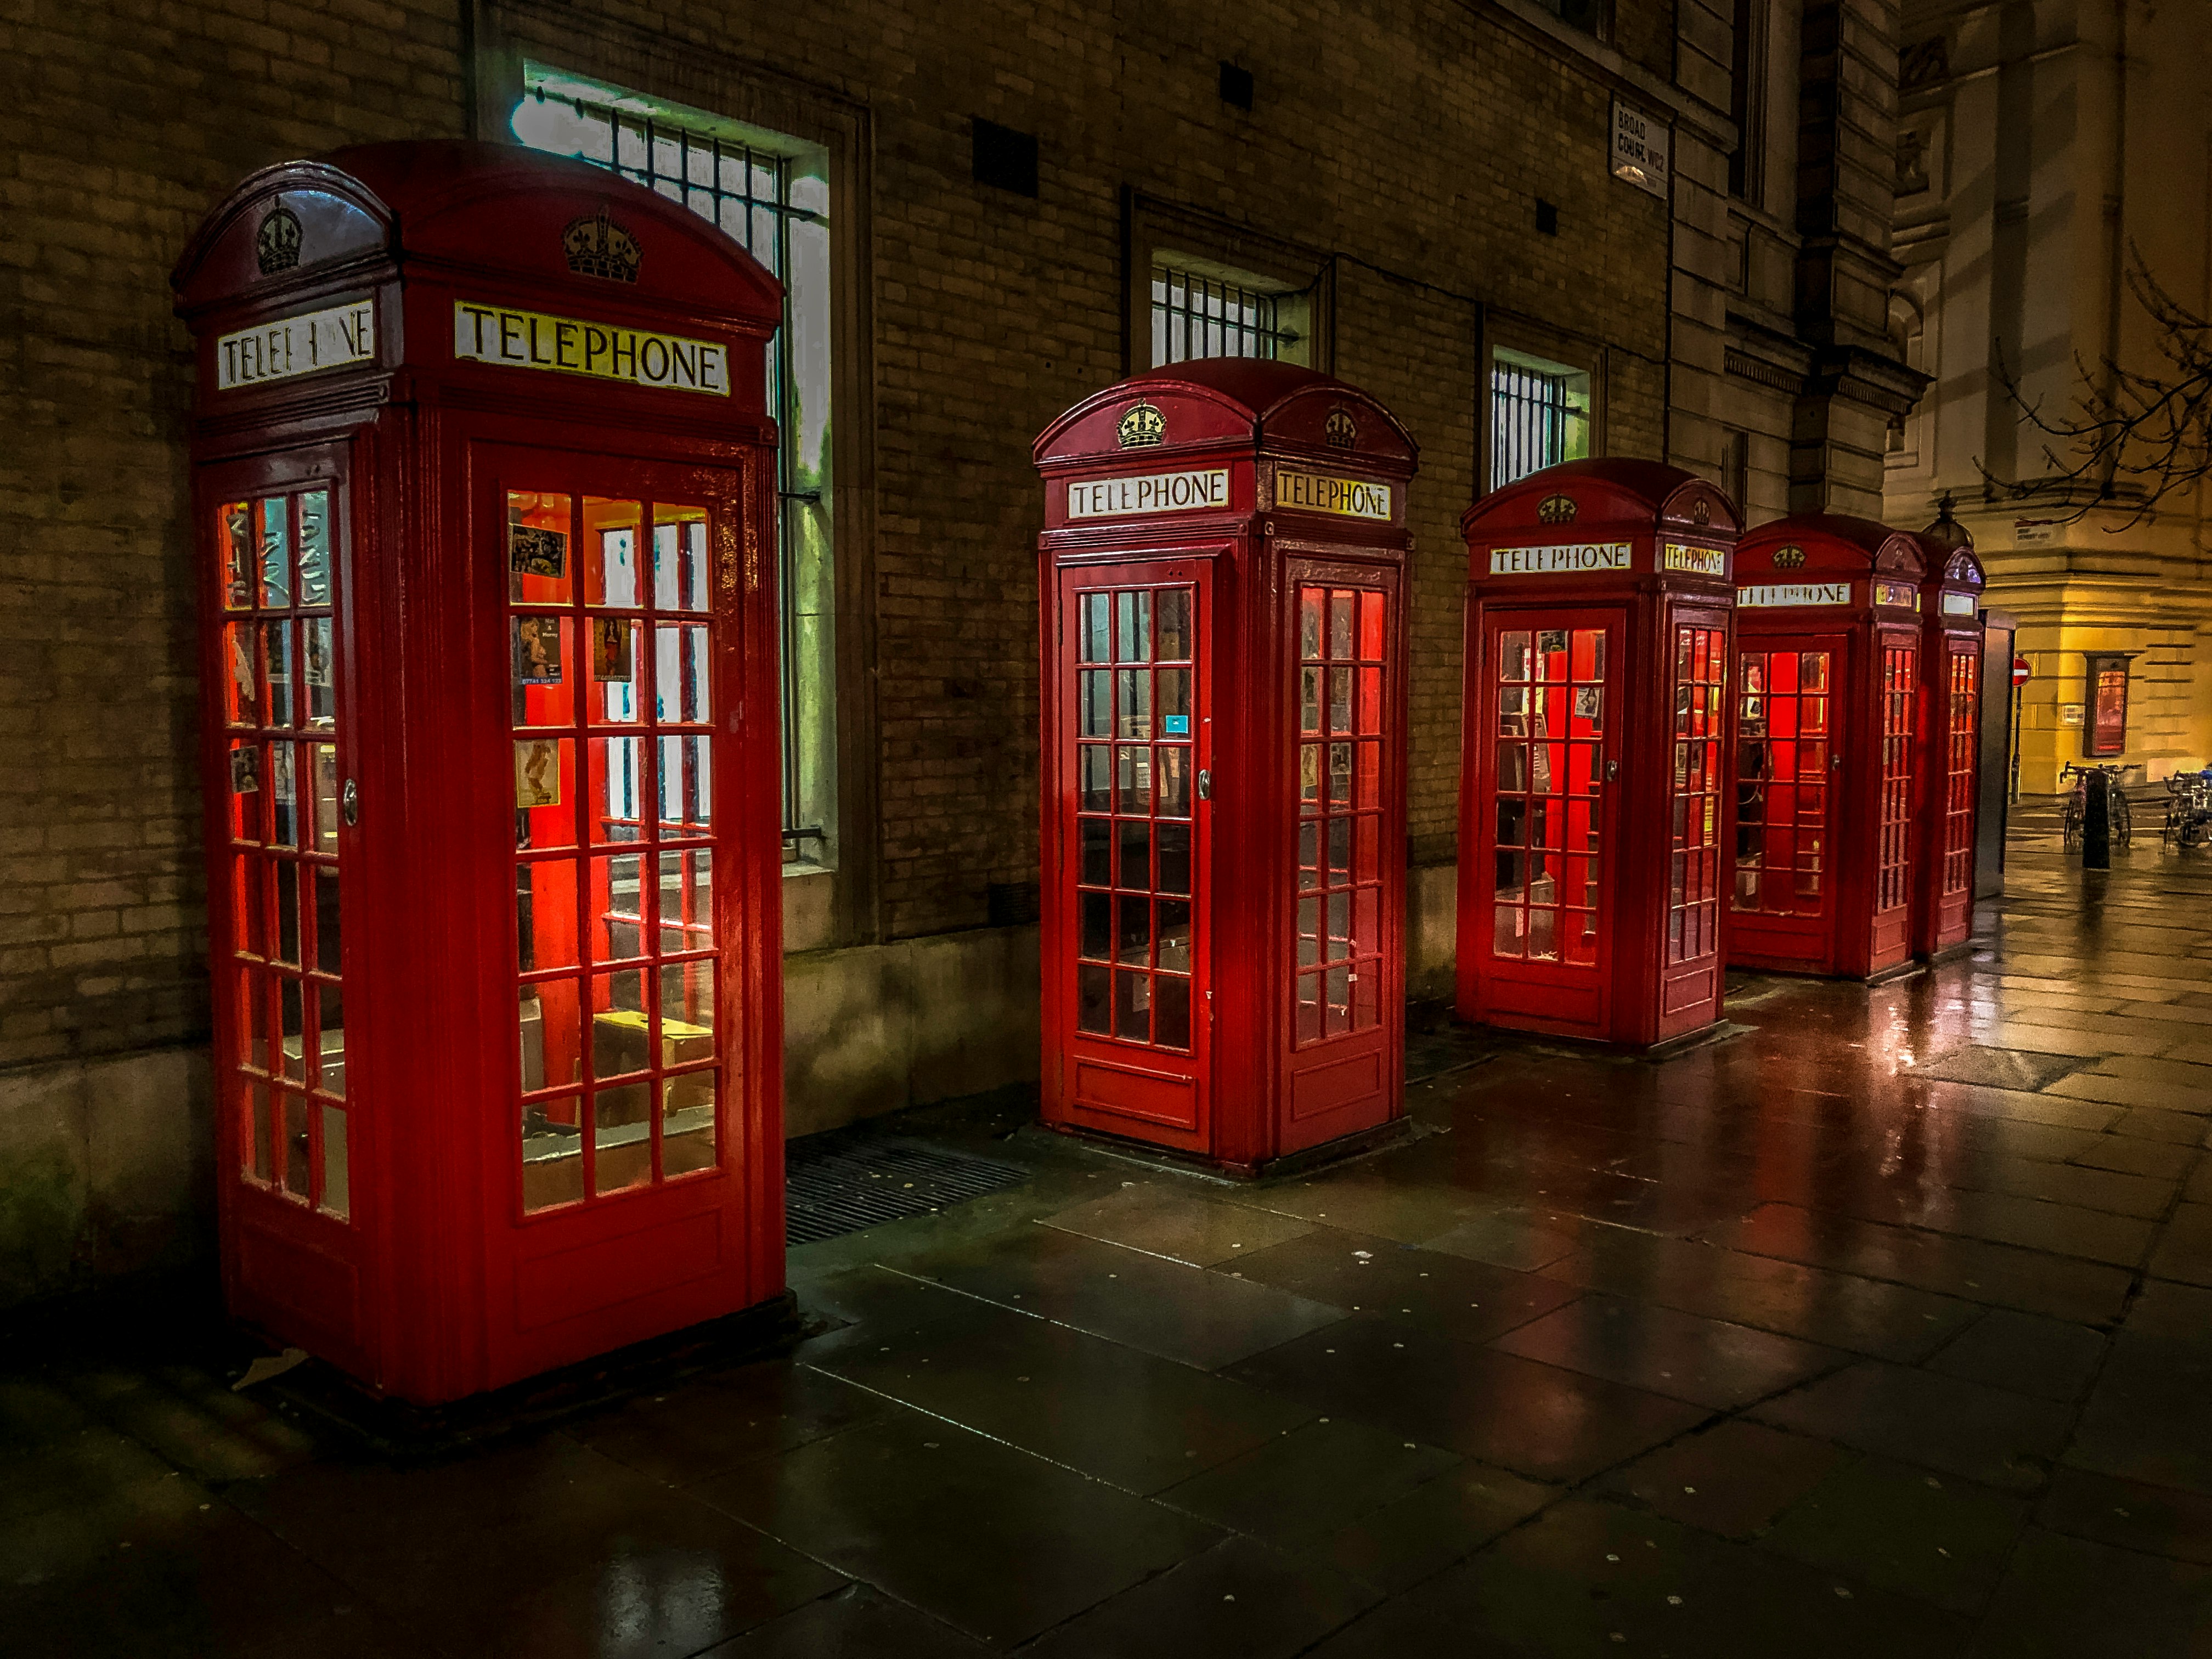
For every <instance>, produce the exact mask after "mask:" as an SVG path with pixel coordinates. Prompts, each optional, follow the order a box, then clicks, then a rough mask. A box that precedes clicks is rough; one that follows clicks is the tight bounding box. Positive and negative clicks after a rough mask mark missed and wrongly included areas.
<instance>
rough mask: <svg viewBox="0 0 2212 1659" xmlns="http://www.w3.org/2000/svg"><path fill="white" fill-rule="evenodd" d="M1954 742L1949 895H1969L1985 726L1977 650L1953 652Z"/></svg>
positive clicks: (1946, 824) (1949, 761) (1946, 804)
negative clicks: (1977, 776)
mask: <svg viewBox="0 0 2212 1659" xmlns="http://www.w3.org/2000/svg"><path fill="white" fill-rule="evenodd" d="M1950 666H1951V671H1950V684H1949V686H1948V688H1947V691H1948V702H1949V705H1950V717H1951V724H1950V728H1949V732H1948V738H1949V741H1948V743H1947V744H1946V745H1945V750H1946V752H1945V756H1944V763H1945V769H1946V772H1947V776H1946V779H1945V788H1944V796H1943V885H1942V890H1943V892H1944V893H1945V894H1946V895H1947V896H1948V895H1949V894H1953V893H1963V892H1965V891H1966V888H1967V886H1968V885H1969V884H1971V883H1972V880H1973V870H1974V804H1975V803H1974V796H1975V787H1974V786H1975V777H1974V762H1975V759H1976V757H1977V750H1978V747H1979V744H1978V732H1979V729H1980V726H1981V713H1982V697H1981V667H1982V665H1981V659H1979V658H1978V657H1977V656H1976V655H1975V654H1974V653H1972V651H1954V652H1953V653H1951V665H1950Z"/></svg>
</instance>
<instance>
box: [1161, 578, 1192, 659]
mask: <svg viewBox="0 0 2212 1659" xmlns="http://www.w3.org/2000/svg"><path fill="white" fill-rule="evenodd" d="M1190 599H1191V594H1190V590H1189V589H1188V588H1187V587H1170V588H1164V589H1162V590H1161V591H1160V592H1159V593H1158V594H1157V595H1156V596H1155V603H1156V604H1157V605H1158V606H1159V615H1158V618H1157V623H1158V629H1159V659H1160V660H1161V661H1162V662H1188V661H1190V660H1191V659H1192V657H1193V653H1194V644H1193V640H1192V635H1191V626H1190Z"/></svg>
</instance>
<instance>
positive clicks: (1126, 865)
mask: <svg viewBox="0 0 2212 1659" xmlns="http://www.w3.org/2000/svg"><path fill="white" fill-rule="evenodd" d="M1076 610H1077V622H1078V648H1077V655H1078V658H1079V662H1080V663H1081V666H1079V668H1078V669H1077V671H1076V674H1077V686H1076V707H1075V738H1076V741H1075V761H1076V784H1077V802H1076V804H1077V818H1076V825H1075V830H1076V848H1075V858H1074V866H1075V868H1074V873H1075V894H1074V896H1075V940H1074V944H1075V957H1076V966H1075V987H1076V997H1075V1001H1076V1011H1075V1012H1076V1020H1075V1023H1076V1029H1077V1030H1079V1031H1080V1032H1083V1033H1085V1035H1087V1036H1100V1037H1107V1038H1110V1039H1113V1040H1115V1041H1116V1042H1129V1043H1138V1044H1142V1045H1145V1046H1146V1047H1150V1048H1166V1049H1173V1050H1178V1051H1187V1050H1188V1049H1189V1048H1191V1046H1192V1023H1191V1022H1192V1011H1191V1000H1192V984H1191V979H1192V963H1193V961H1194V933H1193V927H1194V916H1195V910H1194V904H1195V902H1196V899H1197V895H1196V893H1195V891H1194V879H1193V878H1194V859H1193V857H1192V845H1193V825H1192V822H1191V812H1192V803H1193V802H1194V799H1196V789H1195V771H1194V768H1195V764H1196V763H1195V759H1194V757H1195V755H1196V752H1197V751H1196V749H1195V746H1194V744H1195V739H1196V736H1197V726H1198V721H1197V718H1196V702H1195V698H1196V693H1197V679H1196V673H1197V664H1196V660H1195V653H1196V643H1195V641H1196V632H1195V624H1196V620H1197V592H1196V590H1195V589H1194V588H1193V587H1189V586H1164V587H1153V586H1144V587H1121V588H1109V589H1096V590H1091V591H1089V592H1083V593H1080V594H1079V595H1078V596H1077V600H1076Z"/></svg>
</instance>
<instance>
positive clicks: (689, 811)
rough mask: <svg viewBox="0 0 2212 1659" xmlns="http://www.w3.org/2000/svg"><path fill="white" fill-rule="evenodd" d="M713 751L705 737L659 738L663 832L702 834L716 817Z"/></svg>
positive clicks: (670, 833) (709, 741)
mask: <svg viewBox="0 0 2212 1659" xmlns="http://www.w3.org/2000/svg"><path fill="white" fill-rule="evenodd" d="M713 759H714V750H713V747H712V744H711V740H710V739H708V738H661V740H660V778H659V784H660V823H661V833H662V834H664V835H702V834H704V833H705V832H706V830H707V829H708V827H709V826H710V824H711V823H712V821H713V817H714V767H713Z"/></svg>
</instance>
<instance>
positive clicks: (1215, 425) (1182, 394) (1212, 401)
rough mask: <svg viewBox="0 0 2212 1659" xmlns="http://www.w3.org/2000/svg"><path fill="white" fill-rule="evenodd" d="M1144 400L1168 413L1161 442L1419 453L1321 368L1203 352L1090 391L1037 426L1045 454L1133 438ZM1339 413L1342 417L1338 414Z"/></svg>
mask: <svg viewBox="0 0 2212 1659" xmlns="http://www.w3.org/2000/svg"><path fill="white" fill-rule="evenodd" d="M1139 403H1144V404H1152V405H1153V406H1154V408H1156V409H1157V410H1158V411H1159V412H1160V414H1161V416H1162V419H1163V423H1164V430H1163V431H1162V432H1161V434H1160V435H1159V437H1158V439H1157V440H1150V441H1148V443H1147V446H1146V447H1154V448H1157V449H1158V450H1164V451H1173V450H1176V449H1179V448H1185V447H1194V446H1198V445H1206V446H1209V447H1210V446H1218V445H1219V444H1222V443H1224V442H1228V441H1243V442H1248V443H1250V444H1253V445H1255V446H1257V445H1260V444H1262V443H1267V442H1268V441H1271V440H1272V441H1274V442H1275V443H1277V444H1279V445H1288V446H1291V447H1298V448H1309V447H1310V448H1316V449H1322V450H1330V449H1333V450H1337V451H1340V452H1342V453H1343V457H1344V459H1346V460H1359V461H1364V462H1369V463H1378V464H1382V465H1398V466H1402V467H1405V468H1407V470H1409V471H1410V469H1411V468H1412V466H1413V464H1414V463H1415V461H1416V460H1417V459H1418V458H1419V453H1420V451H1419V445H1417V444H1415V443H1414V441H1413V435H1411V434H1410V433H1408V432H1407V430H1406V428H1404V427H1403V426H1401V425H1400V424H1399V422H1398V420H1397V417H1396V416H1394V415H1392V414H1391V413H1390V411H1389V410H1387V409H1385V408H1384V407H1383V405H1382V404H1379V403H1377V402H1376V400H1375V398H1373V397H1371V396H1370V395H1369V394H1368V393H1366V392H1362V391H1361V390H1360V389H1359V388H1358V386H1350V385H1347V384H1346V383H1345V382H1344V381H1342V380H1336V379H1334V377H1332V376H1330V375H1327V374H1322V373H1321V372H1320V371H1319V370H1317V369H1311V368H1304V367H1303V366H1301V365H1299V364H1297V363H1282V362H1273V361H1272V360H1270V359H1268V358H1264V357H1194V358H1191V359H1189V360H1188V361H1187V362H1180V363H1171V364H1170V365H1169V366H1168V367H1166V368H1156V369H1153V370H1151V371H1150V372H1148V373H1146V374H1132V375H1130V376H1129V377H1128V378H1127V380H1117V381H1115V383H1114V384H1113V385H1112V386H1107V387H1105V388H1103V390H1101V391H1098V392H1093V393H1091V396H1089V397H1088V398H1084V399H1083V400H1082V401H1081V402H1080V403H1079V404H1076V405H1075V406H1074V407H1073V408H1072V409H1070V410H1067V412H1066V414H1064V415H1062V416H1060V418H1059V419H1057V420H1055V421H1054V422H1052V424H1051V425H1049V426H1048V427H1046V428H1045V429H1044V431H1043V432H1042V434H1041V435H1039V436H1038V438H1037V441H1036V450H1035V455H1036V461H1037V464H1038V465H1040V466H1042V465H1049V464H1051V463H1054V462H1062V463H1065V462H1069V461H1074V460H1079V459H1098V458H1100V457H1102V456H1104V455H1107V454H1109V453H1114V452H1115V450H1116V449H1117V448H1124V447H1129V446H1128V445H1127V444H1126V443H1125V442H1124V441H1123V440H1122V439H1121V435H1120V431H1119V422H1120V420H1121V415H1122V413H1124V412H1126V411H1127V410H1129V409H1130V408H1132V407H1133V406H1134V405H1136V404H1139ZM1335 416H1340V417H1341V418H1340V419H1337V420H1335V421H1334V422H1333V421H1332V417H1335Z"/></svg>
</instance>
